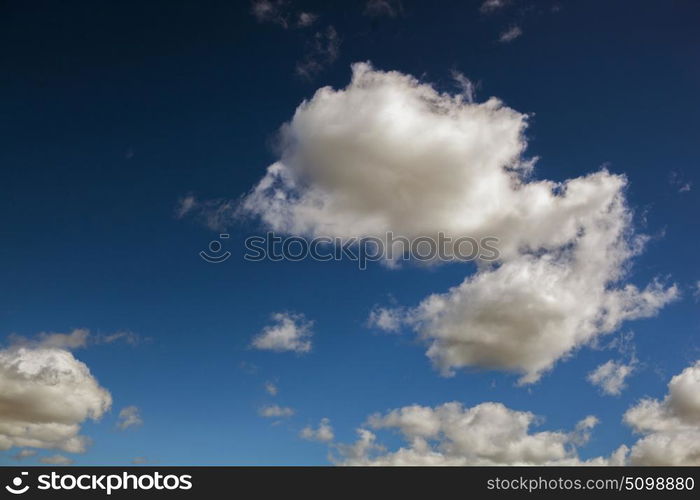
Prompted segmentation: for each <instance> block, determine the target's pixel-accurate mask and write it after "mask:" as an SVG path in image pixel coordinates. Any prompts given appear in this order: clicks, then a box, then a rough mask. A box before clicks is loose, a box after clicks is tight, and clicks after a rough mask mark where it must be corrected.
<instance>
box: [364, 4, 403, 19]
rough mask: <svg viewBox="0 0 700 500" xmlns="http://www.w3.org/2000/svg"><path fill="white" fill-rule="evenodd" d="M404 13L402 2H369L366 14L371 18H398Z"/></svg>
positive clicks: (366, 6)
mask: <svg viewBox="0 0 700 500" xmlns="http://www.w3.org/2000/svg"><path fill="white" fill-rule="evenodd" d="M401 13H403V3H402V2H401V0H368V1H367V3H366V4H365V10H364V14H365V15H366V16H370V17H381V16H386V17H396V16H398V15H400V14H401Z"/></svg>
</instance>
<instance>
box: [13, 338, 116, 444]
mask: <svg viewBox="0 0 700 500" xmlns="http://www.w3.org/2000/svg"><path fill="white" fill-rule="evenodd" d="M111 402H112V398H111V396H110V394H109V392H107V390H105V389H104V388H102V387H100V385H99V384H98V382H97V380H96V379H95V378H94V377H93V376H92V374H91V373H90V370H89V369H88V367H87V366H86V365H85V364H84V363H82V362H80V361H78V360H77V359H75V358H74V357H73V355H72V354H71V353H70V352H68V351H66V350H64V349H58V348H55V347H40V346H38V347H28V346H15V347H10V348H7V349H3V350H0V449H4V450H6V449H9V448H11V447H14V446H18V447H31V448H55V449H61V450H63V451H66V452H69V453H81V452H84V451H85V448H86V446H87V444H88V442H89V440H88V438H86V437H85V436H82V435H80V434H79V432H80V424H81V423H82V422H83V421H85V420H87V419H93V420H97V419H99V418H100V417H101V416H102V415H103V414H104V413H105V412H106V411H107V410H108V409H109V407H110V405H111Z"/></svg>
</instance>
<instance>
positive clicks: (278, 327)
mask: <svg viewBox="0 0 700 500" xmlns="http://www.w3.org/2000/svg"><path fill="white" fill-rule="evenodd" d="M272 321H273V324H272V325H268V326H266V327H265V328H263V330H262V331H261V332H260V333H259V334H258V335H256V336H255V337H254V338H253V342H252V346H253V347H254V348H256V349H261V350H265V351H277V352H284V351H292V352H297V353H306V352H309V351H310V350H311V337H312V335H313V331H312V330H311V328H312V327H313V321H307V320H306V318H305V317H304V315H303V314H293V313H286V312H282V313H275V314H273V315H272Z"/></svg>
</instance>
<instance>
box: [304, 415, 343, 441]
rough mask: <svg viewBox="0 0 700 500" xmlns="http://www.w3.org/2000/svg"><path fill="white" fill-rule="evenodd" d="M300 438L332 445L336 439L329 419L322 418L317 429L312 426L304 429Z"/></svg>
mask: <svg viewBox="0 0 700 500" xmlns="http://www.w3.org/2000/svg"><path fill="white" fill-rule="evenodd" d="M299 437H301V438H302V439H306V440H307V441H319V442H321V443H330V442H331V441H333V439H334V438H335V435H334V434H333V427H331V422H330V420H328V419H327V418H322V419H321V422H320V423H319V424H318V427H317V428H315V429H314V428H313V427H310V426H307V427H304V428H303V429H302V430H301V432H299Z"/></svg>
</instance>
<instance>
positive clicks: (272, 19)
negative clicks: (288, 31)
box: [250, 0, 289, 28]
mask: <svg viewBox="0 0 700 500" xmlns="http://www.w3.org/2000/svg"><path fill="white" fill-rule="evenodd" d="M287 7H288V2H287V1H286V0H254V1H253V2H252V4H251V7H250V12H251V13H252V14H253V16H254V17H255V19H257V20H258V22H260V23H273V24H278V25H280V26H282V27H283V28H287V27H288V26H289V19H288V13H287Z"/></svg>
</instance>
